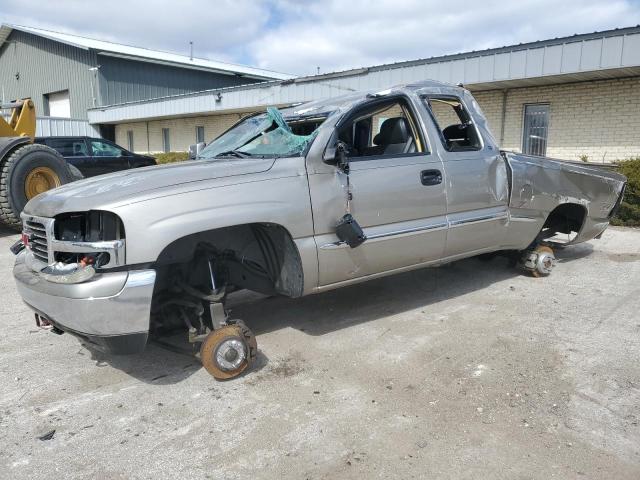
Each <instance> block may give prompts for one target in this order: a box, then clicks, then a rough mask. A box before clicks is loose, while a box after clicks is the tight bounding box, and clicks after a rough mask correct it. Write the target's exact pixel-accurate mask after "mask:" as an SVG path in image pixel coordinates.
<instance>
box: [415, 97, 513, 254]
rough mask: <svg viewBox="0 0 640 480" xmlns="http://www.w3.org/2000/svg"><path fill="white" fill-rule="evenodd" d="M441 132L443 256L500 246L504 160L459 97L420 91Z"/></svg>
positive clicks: (502, 238) (504, 195) (504, 210)
mask: <svg viewBox="0 0 640 480" xmlns="http://www.w3.org/2000/svg"><path fill="white" fill-rule="evenodd" d="M423 101H424V102H425V104H426V106H427V108H428V109H429V112H430V113H431V116H432V118H433V120H434V123H435V126H436V128H437V130H438V133H439V136H440V142H439V145H438V150H439V152H440V157H441V158H442V163H443V166H444V171H445V176H446V178H447V184H446V197H447V220H448V223H449V231H448V234H447V245H446V249H445V257H454V256H458V255H460V256H464V255H467V254H470V253H473V252H481V251H487V250H490V249H492V248H496V249H497V248H498V247H500V246H501V245H502V244H503V242H504V241H505V236H506V228H507V224H508V221H509V214H508V201H509V185H508V181H509V180H508V176H507V166H506V163H505V161H504V158H503V157H502V155H501V154H500V151H499V149H498V148H497V146H495V145H494V144H493V142H492V141H491V139H490V136H489V135H487V136H486V138H485V137H484V136H483V135H482V133H481V132H482V130H481V129H480V128H479V126H478V124H477V122H476V121H475V119H474V118H473V117H472V115H471V113H470V110H469V109H468V108H467V105H466V104H465V101H464V99H463V98H461V97H458V96H453V95H431V96H426V97H423Z"/></svg>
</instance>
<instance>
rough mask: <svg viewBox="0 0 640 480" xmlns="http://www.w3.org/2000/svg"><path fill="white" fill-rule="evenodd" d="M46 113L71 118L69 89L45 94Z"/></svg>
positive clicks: (51, 115)
mask: <svg viewBox="0 0 640 480" xmlns="http://www.w3.org/2000/svg"><path fill="white" fill-rule="evenodd" d="M44 114H45V115H46V116H49V117H59V118H71V103H70V102H69V90H63V91H61V92H53V93H47V94H45V95H44Z"/></svg>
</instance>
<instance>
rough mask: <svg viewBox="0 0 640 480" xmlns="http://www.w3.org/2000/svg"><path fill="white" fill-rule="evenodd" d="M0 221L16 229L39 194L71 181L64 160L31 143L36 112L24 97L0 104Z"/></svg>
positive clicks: (47, 149) (49, 150)
mask: <svg viewBox="0 0 640 480" xmlns="http://www.w3.org/2000/svg"><path fill="white" fill-rule="evenodd" d="M0 108H1V109H2V110H3V111H4V110H11V117H10V119H9V121H6V120H5V119H4V117H2V116H0V221H2V222H3V223H5V224H6V225H8V226H9V227H12V228H14V229H17V230H20V229H21V227H22V222H21V221H20V212H22V209H23V208H24V206H25V205H26V203H27V202H28V201H29V200H30V199H31V198H33V197H35V196H36V195H38V194H39V193H42V192H45V191H47V190H49V189H51V188H55V187H59V186H60V185H63V184H65V183H69V182H71V181H73V180H74V178H73V176H72V174H71V172H70V170H69V167H68V166H67V163H66V161H65V159H64V158H63V157H62V155H60V154H59V153H58V152H56V151H55V150H54V149H52V148H50V147H47V146H45V145H38V144H34V143H33V140H34V137H35V133H36V110H35V107H34V105H33V101H32V100H31V99H30V98H25V99H23V100H19V101H16V102H13V103H7V104H3V105H0Z"/></svg>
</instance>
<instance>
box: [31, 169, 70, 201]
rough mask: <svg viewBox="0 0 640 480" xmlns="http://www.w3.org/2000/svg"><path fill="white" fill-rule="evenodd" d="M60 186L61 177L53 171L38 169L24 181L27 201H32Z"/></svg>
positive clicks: (32, 171)
mask: <svg viewBox="0 0 640 480" xmlns="http://www.w3.org/2000/svg"><path fill="white" fill-rule="evenodd" d="M60 185H61V182H60V177H59V176H58V174H57V173H56V172H54V171H53V169H51V168H49V167H36V168H34V169H33V170H31V171H30V172H29V173H28V174H27V178H26V179H25V181H24V194H25V196H26V197H27V200H31V199H32V198H33V197H35V196H36V195H39V194H41V193H43V192H46V191H47V190H51V189H52V188H56V187H59V186H60Z"/></svg>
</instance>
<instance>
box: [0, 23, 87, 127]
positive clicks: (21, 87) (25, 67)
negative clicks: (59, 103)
mask: <svg viewBox="0 0 640 480" xmlns="http://www.w3.org/2000/svg"><path fill="white" fill-rule="evenodd" d="M95 60H96V58H95V54H93V53H91V52H89V51H86V50H82V49H80V48H75V47H71V46H68V45H64V44H62V43H58V42H52V41H51V40H47V39H45V38H42V37H38V36H36V35H31V34H28V33H24V32H20V31H17V30H14V31H13V32H12V33H11V35H9V38H8V42H7V43H5V44H4V45H3V46H2V47H1V48H0V95H1V94H2V91H3V90H4V98H5V100H6V101H9V100H13V99H17V98H24V97H31V98H32V99H33V101H34V102H35V105H36V111H37V112H38V114H39V115H43V114H44V113H45V110H44V104H43V95H45V94H47V93H51V92H56V91H61V90H69V99H70V103H71V117H72V118H82V119H84V118H87V108H89V107H91V106H92V98H93V95H92V94H91V82H92V76H93V74H92V72H90V71H89V68H90V67H93V66H95V64H96V62H95ZM16 74H19V78H18V79H16Z"/></svg>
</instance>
